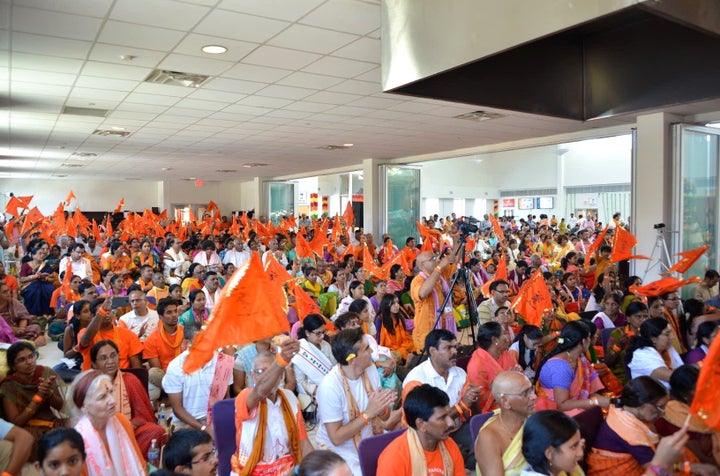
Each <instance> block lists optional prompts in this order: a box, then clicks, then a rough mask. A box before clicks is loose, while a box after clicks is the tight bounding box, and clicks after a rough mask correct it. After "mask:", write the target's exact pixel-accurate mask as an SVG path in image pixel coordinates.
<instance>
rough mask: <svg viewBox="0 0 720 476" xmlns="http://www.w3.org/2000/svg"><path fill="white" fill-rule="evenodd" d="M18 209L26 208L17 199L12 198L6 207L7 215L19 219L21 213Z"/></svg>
mask: <svg viewBox="0 0 720 476" xmlns="http://www.w3.org/2000/svg"><path fill="white" fill-rule="evenodd" d="M18 208H26V207H25V204H24V203H23V202H21V201H20V200H18V198H17V197H15V196H12V197H10V200H8V202H7V205H5V213H7V214H9V215H12V216H14V217H16V218H17V216H18V215H20V212H18Z"/></svg>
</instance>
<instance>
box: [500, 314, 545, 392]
mask: <svg viewBox="0 0 720 476" xmlns="http://www.w3.org/2000/svg"><path fill="white" fill-rule="evenodd" d="M542 338H543V334H542V331H541V330H540V328H539V327H536V326H533V325H531V324H525V325H524V326H522V328H521V329H520V332H519V333H518V335H517V336H515V342H513V343H512V345H510V348H509V349H508V352H510V354H512V355H513V356H514V357H515V360H517V361H518V365H520V367H521V368H522V371H523V373H524V374H525V376H526V377H527V378H528V379H530V380H533V379H534V378H535V363H536V362H537V359H536V355H537V354H536V353H537V348H538V346H539V345H540V342H542Z"/></svg>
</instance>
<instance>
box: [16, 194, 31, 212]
mask: <svg viewBox="0 0 720 476" xmlns="http://www.w3.org/2000/svg"><path fill="white" fill-rule="evenodd" d="M34 196H35V195H17V199H18V200H20V202H21V203H22V204H23V205H24V207H23V208H26V209H27V208H30V202H31V201H32V199H33V197H34Z"/></svg>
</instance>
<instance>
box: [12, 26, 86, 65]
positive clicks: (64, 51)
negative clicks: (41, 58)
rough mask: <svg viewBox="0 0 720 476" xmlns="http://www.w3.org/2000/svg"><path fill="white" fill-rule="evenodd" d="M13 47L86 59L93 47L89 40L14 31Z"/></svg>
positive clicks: (14, 48)
mask: <svg viewBox="0 0 720 476" xmlns="http://www.w3.org/2000/svg"><path fill="white" fill-rule="evenodd" d="M12 47H13V50H14V51H22V52H25V53H35V54H41V55H48V56H60V57H64V58H77V59H85V58H86V57H87V54H88V52H89V51H90V48H91V47H92V43H91V42H89V41H80V40H70V39H65V38H56V37H52V36H44V35H32V34H29V33H22V32H14V33H13V34H12Z"/></svg>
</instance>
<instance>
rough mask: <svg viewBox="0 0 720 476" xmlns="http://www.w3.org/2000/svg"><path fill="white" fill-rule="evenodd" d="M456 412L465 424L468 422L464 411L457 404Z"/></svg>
mask: <svg viewBox="0 0 720 476" xmlns="http://www.w3.org/2000/svg"><path fill="white" fill-rule="evenodd" d="M455 410H457V412H458V416H459V417H460V420H462V422H463V423H465V422H466V421H467V418H465V414H464V413H463V409H462V408H461V407H460V405H459V404H457V403H456V404H455Z"/></svg>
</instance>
